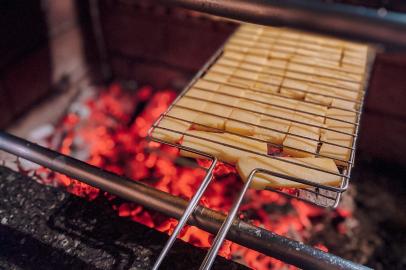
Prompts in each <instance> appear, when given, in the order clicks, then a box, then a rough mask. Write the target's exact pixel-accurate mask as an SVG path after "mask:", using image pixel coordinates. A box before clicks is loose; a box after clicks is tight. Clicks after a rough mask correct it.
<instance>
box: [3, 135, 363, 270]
mask: <svg viewBox="0 0 406 270" xmlns="http://www.w3.org/2000/svg"><path fill="white" fill-rule="evenodd" d="M0 150H4V151H6V152H8V153H11V154H14V155H16V156H19V157H21V158H24V159H27V160H30V161H32V162H35V163H37V164H40V165H42V166H45V167H47V168H49V169H51V170H54V171H57V172H59V173H62V174H65V175H67V176H69V177H72V178H74V179H77V180H79V181H82V182H84V183H86V184H89V185H91V186H94V187H96V188H100V189H102V190H104V191H107V192H109V193H111V194H114V195H117V196H119V197H121V198H123V199H126V200H129V201H132V202H135V203H138V204H141V205H143V206H145V207H147V208H149V209H152V210H155V211H158V212H161V213H164V214H166V215H168V216H170V217H174V218H177V219H178V218H180V217H181V216H182V214H183V213H184V211H185V209H186V207H187V205H188V201H186V200H184V199H182V198H179V197H176V196H173V195H171V194H168V193H165V192H162V191H159V190H156V189H154V188H152V187H149V186H146V185H144V184H142V183H139V182H136V181H132V180H130V179H128V178H125V177H122V176H118V175H116V174H113V173H110V172H106V171H103V170H102V169H100V168H97V167H95V166H92V165H90V164H87V163H85V162H82V161H80V160H77V159H74V158H72V157H69V156H66V155H63V154H61V153H58V152H56V151H53V150H50V149H47V148H45V147H42V146H39V145H37V144H34V143H31V142H29V141H27V140H24V139H22V138H19V137H16V136H14V135H11V134H8V133H6V132H3V131H0ZM224 220H225V216H224V214H222V213H219V212H216V211H213V210H211V209H208V208H205V207H203V206H200V205H199V206H197V207H196V209H195V210H194V212H193V214H192V215H191V217H190V219H189V220H188V224H190V225H194V226H197V227H199V228H201V229H203V230H205V231H207V232H210V233H213V234H216V233H217V231H218V230H219V228H220V226H221V224H222V223H223V222H224ZM227 239H229V240H231V241H233V242H235V243H237V244H239V245H242V246H245V247H247V248H250V249H253V250H256V251H259V252H261V253H263V254H265V255H268V256H272V257H274V258H276V259H279V260H282V261H285V262H287V263H289V264H292V265H295V266H298V267H300V268H303V269H353V270H355V269H358V270H361V269H370V268H368V267H365V266H363V265H360V264H356V263H354V262H351V261H348V260H345V259H343V258H340V257H338V256H335V255H332V254H329V253H326V252H323V251H321V250H319V249H316V248H313V247H310V246H307V245H305V244H303V243H299V242H297V241H294V240H290V239H288V238H285V237H282V236H279V235H277V234H275V233H272V232H270V231H267V230H265V229H262V228H259V227H256V226H253V225H251V224H248V223H246V222H243V221H241V220H239V219H236V220H234V222H233V225H232V227H231V228H230V231H229V233H228V235H227Z"/></svg>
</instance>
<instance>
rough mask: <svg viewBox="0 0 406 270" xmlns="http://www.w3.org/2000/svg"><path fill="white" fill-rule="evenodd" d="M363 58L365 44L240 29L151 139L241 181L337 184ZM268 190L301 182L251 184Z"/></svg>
mask: <svg viewBox="0 0 406 270" xmlns="http://www.w3.org/2000/svg"><path fill="white" fill-rule="evenodd" d="M367 60H368V47H367V46H365V45H360V44H354V43H348V42H344V41H339V40H333V39H329V38H324V37H319V36H311V35H308V34H303V33H297V32H294V31H291V30H287V29H283V28H271V27H259V26H253V25H243V26H241V27H240V29H239V30H238V31H237V32H236V33H235V34H234V35H233V36H232V37H231V38H230V39H229V41H228V42H227V43H226V45H225V47H224V51H223V53H222V55H221V56H220V57H219V58H218V59H217V61H216V62H215V63H214V64H213V65H212V66H211V67H210V68H209V70H208V71H207V72H206V73H205V74H204V76H202V78H200V79H198V80H197V81H196V82H195V83H194V84H193V85H192V86H191V87H190V89H189V90H188V91H186V92H185V93H184V95H183V96H182V97H181V98H180V99H178V101H177V102H176V103H175V104H174V106H173V107H172V108H171V110H169V111H168V113H167V114H166V115H165V116H164V117H163V118H162V119H161V121H160V122H159V123H158V125H157V127H155V129H154V131H153V133H152V136H153V137H154V138H157V139H160V140H162V141H166V142H170V143H178V144H181V145H183V146H185V147H189V148H191V149H195V150H198V151H201V152H204V153H207V154H210V155H213V156H216V157H217V158H218V159H219V160H222V161H224V162H228V163H231V164H235V165H236V167H237V170H238V172H239V173H240V175H241V176H242V178H243V179H246V178H247V176H248V175H249V173H250V172H251V171H252V170H253V169H255V168H262V169H266V170H270V171H273V172H277V173H280V174H283V175H288V176H291V177H295V178H300V179H306V180H310V181H313V182H317V183H320V184H323V185H333V186H337V185H339V184H340V183H341V181H342V179H343V177H345V176H343V175H341V174H340V172H339V170H338V168H337V166H341V167H344V168H348V166H349V165H350V163H351V155H352V151H353V141H354V138H355V136H356V134H355V133H356V130H357V125H358V116H359V115H358V114H359V112H358V110H359V106H360V103H361V102H362V99H363V95H364V81H365V79H366V67H367ZM268 146H273V147H279V148H281V149H282V152H283V157H271V156H269V155H268ZM181 154H182V155H184V156H189V157H198V156H197V155H196V154H193V153H191V152H188V151H181ZM267 186H272V187H303V186H306V185H305V184H302V183H297V182H294V181H290V180H287V179H284V178H281V177H275V176H269V175H265V174H260V175H259V176H257V177H256V178H255V181H254V183H253V187H256V188H261V189H262V188H265V187H267Z"/></svg>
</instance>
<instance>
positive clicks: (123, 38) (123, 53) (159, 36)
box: [101, 0, 235, 88]
mask: <svg viewBox="0 0 406 270" xmlns="http://www.w3.org/2000/svg"><path fill="white" fill-rule="evenodd" d="M101 18H102V25H103V30H104V35H105V39H106V41H107V48H108V55H109V58H110V63H111V65H112V68H113V75H114V76H115V77H116V78H121V79H136V80H137V81H138V82H139V83H141V84H144V83H146V84H152V85H153V86H155V87H158V88H162V87H167V86H172V84H173V82H176V81H179V80H185V79H190V77H191V76H192V75H193V74H194V73H196V72H197V70H199V68H200V67H201V66H202V65H203V64H204V63H205V62H206V61H207V60H208V59H209V58H210V56H211V55H213V53H214V52H215V50H216V49H217V48H219V47H220V45H221V44H222V43H223V42H224V41H225V39H226V38H227V37H228V35H230V34H231V32H232V31H233V30H234V29H235V24H232V23H225V22H222V21H213V20H209V19H207V17H202V16H200V15H197V14H194V13H191V12H189V11H185V10H182V9H173V8H172V9H169V8H164V7H159V6H155V5H153V6H151V5H148V2H145V1H140V2H137V1H134V2H128V1H109V0H105V1H101Z"/></svg>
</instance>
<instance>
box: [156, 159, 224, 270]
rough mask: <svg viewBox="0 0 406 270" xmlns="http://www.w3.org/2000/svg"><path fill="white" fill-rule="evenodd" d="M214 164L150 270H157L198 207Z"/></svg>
mask: <svg viewBox="0 0 406 270" xmlns="http://www.w3.org/2000/svg"><path fill="white" fill-rule="evenodd" d="M216 164H217V159H216V158H214V159H213V160H212V162H211V165H210V167H209V169H208V170H207V173H206V176H205V178H204V179H203V181H202V183H201V184H200V186H199V188H198V189H197V191H196V193H195V195H194V196H193V198H192V199H191V200H190V202H189V204H188V206H187V207H186V210H185V212H184V213H183V215H182V217H180V219H179V222H178V225H176V228H175V230H174V231H173V233H172V235H171V236H170V237H169V239H168V241H167V242H166V244H165V246H164V248H163V249H162V251H161V253H160V254H159V256H158V259H157V260H156V261H155V264H154V266H153V267H152V270H158V269H159V266H160V265H161V263H162V262H163V260H164V259H165V257H166V256H167V254H168V252H169V250H170V249H171V248H172V246H173V244H174V243H175V240H176V238H177V237H178V235H179V233H180V231H181V230H182V229H183V227H184V226H185V225H186V222H187V221H188V219H189V218H190V216H191V215H192V214H193V211H194V210H195V208H196V206H197V205H198V203H199V201H200V199H201V198H202V196H203V194H204V192H205V191H206V189H207V187H208V186H209V184H210V182H211V180H212V176H213V170H214V168H215V166H216Z"/></svg>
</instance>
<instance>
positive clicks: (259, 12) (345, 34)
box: [160, 0, 406, 49]
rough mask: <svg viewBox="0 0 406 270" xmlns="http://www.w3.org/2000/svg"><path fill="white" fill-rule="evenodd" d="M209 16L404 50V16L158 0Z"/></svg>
mask: <svg viewBox="0 0 406 270" xmlns="http://www.w3.org/2000/svg"><path fill="white" fill-rule="evenodd" d="M160 2H161V3H162V4H164V5H173V6H180V7H184V8H188V9H192V10H196V11H201V12H206V13H209V14H212V15H217V16H222V17H227V18H231V19H236V20H241V21H245V22H251V23H256V24H262V25H273V26H275V25H280V26H288V27H293V28H297V29H301V30H306V31H313V32H317V33H321V34H327V35H333V36H336V37H340V38H346V39H354V40H359V41H367V42H377V43H382V44H386V45H390V46H394V47H401V48H403V49H404V48H406V35H405V32H406V15H405V14H402V13H398V12H392V11H386V10H384V11H382V10H376V9H371V8H365V7H360V6H351V5H345V4H331V3H323V2H321V1H314V0H313V1H303V0H284V1H280V0H233V1H230V0H228V1H225V0H161V1H160Z"/></svg>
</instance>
